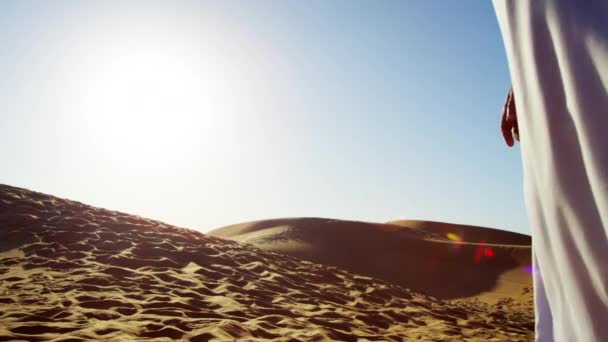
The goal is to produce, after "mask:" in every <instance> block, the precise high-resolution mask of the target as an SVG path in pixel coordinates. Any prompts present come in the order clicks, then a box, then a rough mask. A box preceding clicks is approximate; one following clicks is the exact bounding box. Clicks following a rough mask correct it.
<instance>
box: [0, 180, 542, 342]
mask: <svg viewBox="0 0 608 342" xmlns="http://www.w3.org/2000/svg"><path fill="white" fill-rule="evenodd" d="M265 222H269V221H265ZM295 222H297V223H298V224H294V221H293V220H292V219H287V220H275V221H273V222H272V224H271V225H267V224H264V225H258V224H256V223H254V224H245V225H240V226H232V227H228V228H225V229H223V230H218V231H216V232H215V233H214V234H215V235H217V237H214V236H210V235H205V234H202V233H199V232H197V231H194V230H189V229H184V228H178V227H174V226H171V225H169V224H165V223H162V222H158V221H154V220H150V219H146V218H142V217H138V216H134V215H128V214H124V213H120V212H116V211H110V210H106V209H101V208H96V207H92V206H87V205H85V204H82V203H79V202H74V201H70V200H65V199H60V198H57V197H53V196H49V195H45V194H41V193H37V192H32V191H29V190H25V189H20V188H15V187H10V186H6V185H0V303H2V305H1V306H0V340H2V341H5V340H31V341H41V340H53V341H84V340H112V341H125V340H151V339H153V340H158V341H161V340H166V341H170V340H189V341H268V340H276V341H326V340H336V341H410V340H420V341H463V340H471V341H529V340H531V339H532V337H533V322H534V317H533V313H532V310H531V306H530V305H529V303H528V302H527V300H530V299H531V293H530V286H531V285H530V283H529V279H528V278H525V272H524V271H521V272H524V275H520V274H519V273H517V272H518V271H520V270H519V269H520V268H523V267H525V266H526V263H527V262H529V245H525V244H522V245H510V244H506V243H501V241H503V240H501V239H498V237H497V240H490V238H489V237H488V238H487V240H488V241H487V242H486V243H485V245H484V246H483V248H482V249H481V251H482V252H481V253H482V254H484V255H485V254H488V253H487V252H485V248H491V249H492V251H493V252H492V253H493V256H491V257H490V256H487V255H485V256H481V257H479V258H478V259H479V260H477V259H475V258H476V256H478V254H479V252H478V251H479V250H480V249H479V246H480V243H479V242H478V241H473V240H474V239H473V240H471V239H469V240H466V241H465V240H462V241H454V240H453V239H450V238H446V237H444V236H442V234H441V232H436V231H433V230H432V229H425V228H424V227H410V226H409V225H408V224H404V225H403V226H400V225H397V224H369V223H361V222H347V221H335V220H322V219H299V221H298V220H297V219H296V221H295ZM302 223H305V225H302ZM256 225H257V227H256ZM262 226H264V227H262ZM294 227H295V228H294ZM298 227H304V228H302V229H298ZM315 227H316V228H315ZM323 227H325V228H323ZM258 228H259V229H258ZM482 231H483V229H482ZM453 234H456V233H453ZM219 236H222V237H225V238H234V239H236V240H239V241H241V242H235V241H229V240H226V239H223V238H220V237H219ZM450 237H453V236H452V235H450ZM261 241H266V242H264V243H261ZM518 241H519V240H518ZM522 241H523V240H522ZM526 241H527V240H526ZM252 242H253V244H252ZM455 242H458V243H455ZM503 242H504V241H503ZM271 245H272V246H274V247H273V248H269V247H268V246H271ZM259 247H262V248H259ZM400 251H401V252H400ZM277 252H281V253H277ZM396 258H397V259H396ZM399 258H400V259H399ZM306 259H308V260H306ZM468 262H470V263H471V264H472V265H473V266H467V263H468ZM357 263H359V264H360V265H358V264H357ZM509 282H513V283H509ZM520 288H521V290H522V291H521V292H522V293H521V294H520V293H519V292H518V291H519V290H520ZM526 291H527V292H526ZM523 292H526V293H523ZM480 298H481V299H480Z"/></svg>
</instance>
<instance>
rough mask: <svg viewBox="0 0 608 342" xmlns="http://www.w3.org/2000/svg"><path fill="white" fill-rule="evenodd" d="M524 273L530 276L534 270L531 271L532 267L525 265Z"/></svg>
mask: <svg viewBox="0 0 608 342" xmlns="http://www.w3.org/2000/svg"><path fill="white" fill-rule="evenodd" d="M524 271H525V272H526V273H528V274H529V275H532V273H533V272H534V269H532V265H525V266H524Z"/></svg>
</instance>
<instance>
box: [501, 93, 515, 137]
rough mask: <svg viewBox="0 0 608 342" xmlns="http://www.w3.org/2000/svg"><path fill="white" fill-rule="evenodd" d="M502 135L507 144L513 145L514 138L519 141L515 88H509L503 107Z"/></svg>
mask: <svg viewBox="0 0 608 342" xmlns="http://www.w3.org/2000/svg"><path fill="white" fill-rule="evenodd" d="M500 129H501V131H502V136H503V138H504V139H505V143H507V146H509V147H511V146H513V143H514V142H515V141H514V140H513V139H514V138H515V140H517V141H519V126H518V125H517V110H516V109H515V96H514V95H513V88H511V89H509V93H508V94H507V100H506V101H505V106H504V108H503V109H502V120H501V123H500Z"/></svg>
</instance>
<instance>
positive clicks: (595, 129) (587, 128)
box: [493, 0, 608, 342]
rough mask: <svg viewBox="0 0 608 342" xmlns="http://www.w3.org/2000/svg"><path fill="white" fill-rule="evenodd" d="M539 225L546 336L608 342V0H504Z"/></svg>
mask: <svg viewBox="0 0 608 342" xmlns="http://www.w3.org/2000/svg"><path fill="white" fill-rule="evenodd" d="M493 2H494V8H495V11H496V16H497V18H498V22H499V26H500V29H501V32H502V36H503V40H504V44H505V49H506V53H507V60H508V63H509V70H510V74H511V81H512V92H510V93H509V95H508V97H507V103H506V105H505V109H504V113H503V120H502V124H501V126H502V130H503V135H504V136H505V141H506V142H507V144H508V145H509V146H511V145H512V144H513V142H514V141H513V138H514V136H513V135H514V134H515V135H516V136H515V137H516V138H517V135H518V136H519V139H520V146H521V153H522V164H523V174H524V190H525V201H526V207H527V210H528V216H529V220H530V225H531V229H532V238H533V247H532V248H533V254H534V273H533V274H534V278H533V281H534V294H535V314H536V340H537V341H541V342H545V341H567V342H578V341H580V342H594V341H608V0H494V1H493Z"/></svg>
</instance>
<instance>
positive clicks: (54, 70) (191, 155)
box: [0, 0, 530, 234]
mask: <svg viewBox="0 0 608 342" xmlns="http://www.w3.org/2000/svg"><path fill="white" fill-rule="evenodd" d="M0 25H1V26H0V27H1V30H0V41H2V42H3V47H2V49H0V74H2V78H0V103H1V104H2V108H3V111H2V114H0V115H1V116H0V155H1V156H2V164H1V167H0V183H5V184H9V185H14V186H20V187H25V188H29V189H32V190H35V191H41V192H45V193H49V194H53V195H56V196H60V197H66V198H69V199H73V200H77V201H80V202H84V203H87V204H92V205H96V206H101V207H105V208H108V209H113V210H120V211H124V212H128V213H133V214H138V215H142V216H146V217H150V218H154V219H159V220H162V221H165V222H167V223H171V224H175V225H178V226H183V227H189V228H194V229H198V230H201V231H208V230H210V229H213V228H216V227H219V226H223V225H228V224H233V223H239V222H244V221H249V220H256V219H264V218H275V217H292V216H314V217H329V218H339V219H350V220H362V221H374V222H384V221H389V220H396V219H425V220H436V221H446V222H453V223H461V224H471V225H481V226H489V227H495V228H501V229H506V230H512V231H517V232H523V233H527V234H529V233H530V229H529V226H528V223H527V218H526V212H525V207H524V200H523V185H522V177H521V159H520V153H519V147H517V146H516V147H514V148H511V149H509V148H507V147H506V146H505V144H504V143H503V141H502V138H501V136H500V133H499V119H500V114H501V108H502V104H503V101H504V98H505V96H506V92H507V90H508V88H509V87H510V78H509V74H508V67H507V62H506V58H505V53H504V47H503V45H502V39H501V36H500V32H499V28H498V24H497V21H496V17H495V14H494V11H493V8H492V5H491V3H490V2H488V1H473V0H468V1H459V2H446V1H439V0H437V1H388V0H387V1H306V2H303V1H295V0H294V1H290V0H287V1H278V0H277V1H270V0H268V1H262V2H255V4H254V3H253V2H251V1H245V0H243V1H191V2H190V1H146V2H143V1H142V2H137V1H129V2H128V3H127V2H121V1H97V2H94V1H86V2H85V1H54V2H52V3H50V2H40V1H38V2H36V1H12V2H11V1H3V2H0Z"/></svg>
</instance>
